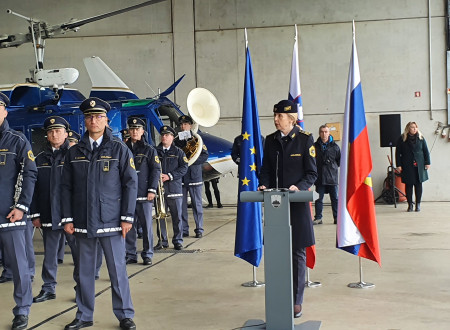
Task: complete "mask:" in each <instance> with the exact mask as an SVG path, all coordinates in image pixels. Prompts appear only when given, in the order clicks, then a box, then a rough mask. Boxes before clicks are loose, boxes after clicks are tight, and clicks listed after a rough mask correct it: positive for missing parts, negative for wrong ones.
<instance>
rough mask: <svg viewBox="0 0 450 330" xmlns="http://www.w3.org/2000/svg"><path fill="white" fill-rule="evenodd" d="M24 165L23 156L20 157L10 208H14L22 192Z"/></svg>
mask: <svg viewBox="0 0 450 330" xmlns="http://www.w3.org/2000/svg"><path fill="white" fill-rule="evenodd" d="M24 167H25V158H22V161H21V162H20V171H19V174H17V180H16V185H15V186H14V187H15V191H14V205H13V206H11V209H14V208H15V207H16V205H17V203H18V202H19V198H20V195H21V194H22V183H23V169H24Z"/></svg>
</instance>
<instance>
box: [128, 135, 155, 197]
mask: <svg viewBox="0 0 450 330" xmlns="http://www.w3.org/2000/svg"><path fill="white" fill-rule="evenodd" d="M126 145H127V146H128V148H130V150H131V151H132V152H133V156H134V163H135V165H136V172H137V176H138V193H137V201H138V202H147V201H148V200H147V195H148V193H154V194H156V189H157V188H158V181H159V179H160V176H161V164H160V162H159V158H158V155H157V153H156V149H155V148H154V147H152V146H151V145H149V144H147V143H145V142H144V141H142V140H139V141H136V143H134V144H133V145H132V144H131V139H129V140H128V141H127V143H126Z"/></svg>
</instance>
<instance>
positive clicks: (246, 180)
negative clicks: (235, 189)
mask: <svg viewBox="0 0 450 330" xmlns="http://www.w3.org/2000/svg"><path fill="white" fill-rule="evenodd" d="M241 181H242V185H243V186H248V183H249V182H250V180H248V179H247V177H245V178H244V180H241Z"/></svg>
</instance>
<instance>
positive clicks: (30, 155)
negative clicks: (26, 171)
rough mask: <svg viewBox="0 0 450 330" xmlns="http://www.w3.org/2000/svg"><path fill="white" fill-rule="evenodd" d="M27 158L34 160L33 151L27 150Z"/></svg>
mask: <svg viewBox="0 0 450 330" xmlns="http://www.w3.org/2000/svg"><path fill="white" fill-rule="evenodd" d="M28 158H29V159H30V160H31V161H32V162H34V159H35V158H34V155H33V151H31V150H28Z"/></svg>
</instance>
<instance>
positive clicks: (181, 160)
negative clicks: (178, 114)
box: [155, 126, 188, 250]
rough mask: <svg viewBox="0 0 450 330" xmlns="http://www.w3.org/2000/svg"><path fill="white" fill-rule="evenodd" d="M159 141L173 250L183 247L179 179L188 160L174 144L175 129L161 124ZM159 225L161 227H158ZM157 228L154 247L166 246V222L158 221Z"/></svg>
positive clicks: (162, 177)
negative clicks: (156, 241)
mask: <svg viewBox="0 0 450 330" xmlns="http://www.w3.org/2000/svg"><path fill="white" fill-rule="evenodd" d="M159 132H160V134H161V143H160V144H159V145H158V147H156V151H157V152H158V157H159V160H160V162H161V172H162V174H161V180H162V182H163V184H164V200H165V202H166V206H168V207H169V210H170V215H171V216H172V226H173V238H172V243H173V245H174V247H175V250H182V249H183V223H182V219H181V207H182V203H183V201H182V197H183V189H182V186H181V180H182V178H183V176H184V175H185V174H186V172H187V169H188V160H187V158H186V155H185V153H184V152H183V150H181V149H180V148H178V147H177V146H175V144H174V143H173V140H174V138H175V130H174V129H173V128H172V127H170V126H162V127H161V129H160V130H159ZM159 227H161V229H160V228H159ZM159 227H158V228H157V235H158V244H157V245H156V246H155V249H157V250H159V249H162V248H167V247H168V245H169V243H168V240H167V229H166V222H165V221H160V224H159Z"/></svg>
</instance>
